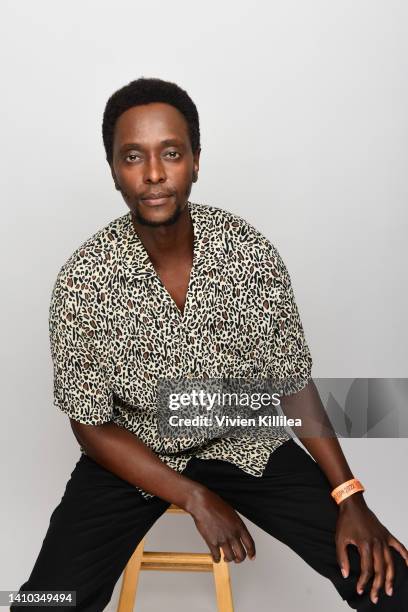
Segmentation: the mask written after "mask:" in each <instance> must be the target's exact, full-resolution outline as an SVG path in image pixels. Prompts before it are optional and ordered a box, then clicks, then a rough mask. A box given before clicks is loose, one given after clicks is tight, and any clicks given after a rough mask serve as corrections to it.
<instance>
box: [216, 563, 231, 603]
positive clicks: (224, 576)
mask: <svg viewBox="0 0 408 612" xmlns="http://www.w3.org/2000/svg"><path fill="white" fill-rule="evenodd" d="M213 572H214V581H215V591H216V594H217V607H218V612H234V604H233V602H232V590H231V581H230V573H229V567H228V562H227V561H224V559H223V556H222V555H221V560H220V561H219V562H218V563H213Z"/></svg>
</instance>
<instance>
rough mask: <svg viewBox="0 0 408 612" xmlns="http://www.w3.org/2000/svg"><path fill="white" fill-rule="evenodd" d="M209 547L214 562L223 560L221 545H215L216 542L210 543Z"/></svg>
mask: <svg viewBox="0 0 408 612" xmlns="http://www.w3.org/2000/svg"><path fill="white" fill-rule="evenodd" d="M208 548H209V549H210V552H211V556H212V558H213V561H214V563H219V562H220V561H221V553H220V548H219V546H214V544H208Z"/></svg>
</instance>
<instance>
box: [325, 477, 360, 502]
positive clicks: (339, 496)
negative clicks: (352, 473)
mask: <svg viewBox="0 0 408 612" xmlns="http://www.w3.org/2000/svg"><path fill="white" fill-rule="evenodd" d="M358 491H365V488H364V487H363V485H362V484H361V482H360V481H359V480H357V478H351V479H350V480H346V482H343V483H342V484H341V485H339V486H338V487H336V488H335V489H333V491H332V492H331V494H330V495H331V496H332V497H333V499H334V500H335V501H336V502H337V503H338V504H340V502H342V501H343V499H346V497H349V496H350V495H353V493H357V492H358Z"/></svg>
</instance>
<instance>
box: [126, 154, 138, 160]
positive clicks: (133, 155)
mask: <svg viewBox="0 0 408 612" xmlns="http://www.w3.org/2000/svg"><path fill="white" fill-rule="evenodd" d="M130 157H133V158H135V157H139V156H138V155H137V153H128V155H126V157H125V161H128V159H129V158H130ZM131 161H134V159H132V160H131Z"/></svg>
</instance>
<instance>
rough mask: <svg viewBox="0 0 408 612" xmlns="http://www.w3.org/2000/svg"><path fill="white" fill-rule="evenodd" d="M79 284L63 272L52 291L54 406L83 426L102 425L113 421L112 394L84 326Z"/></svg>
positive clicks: (82, 299) (50, 320)
mask: <svg viewBox="0 0 408 612" xmlns="http://www.w3.org/2000/svg"><path fill="white" fill-rule="evenodd" d="M78 280H79V279H78V278H77V277H75V275H71V274H69V273H67V272H65V271H64V268H63V269H62V270H61V271H60V273H59V274H58V276H57V280H56V282H55V285H54V287H53V290H52V295H51V302H50V307H49V338H50V348H51V358H52V363H53V375H54V377H53V393H54V402H53V403H54V405H55V406H56V407H57V408H60V409H61V410H62V411H63V412H65V413H66V414H67V415H68V416H69V417H71V418H72V419H75V420H76V421H79V422H80V423H84V424H86V425H101V424H103V423H106V422H108V421H110V420H111V417H112V412H113V393H112V391H111V390H110V389H109V385H108V382H107V380H106V376H105V372H104V369H103V367H102V365H101V360H100V358H99V355H98V351H97V350H96V347H95V346H94V342H93V340H92V337H91V335H90V334H89V330H87V329H86V327H85V326H84V324H83V320H82V313H83V312H84V310H85V307H86V300H85V299H84V297H83V294H82V293H81V288H80V284H79V283H78ZM91 334H92V332H91Z"/></svg>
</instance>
